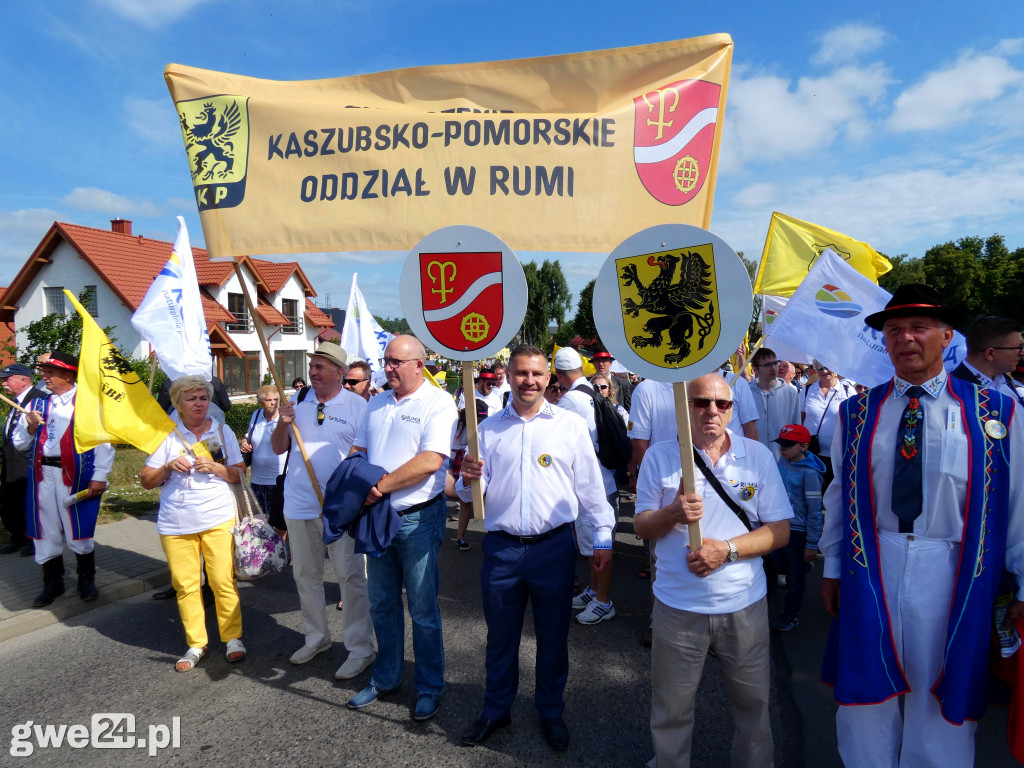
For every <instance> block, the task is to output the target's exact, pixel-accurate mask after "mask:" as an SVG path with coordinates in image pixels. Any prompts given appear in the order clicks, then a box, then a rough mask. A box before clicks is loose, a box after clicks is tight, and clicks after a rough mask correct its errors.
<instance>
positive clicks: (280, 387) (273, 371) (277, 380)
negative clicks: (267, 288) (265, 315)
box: [231, 259, 324, 507]
mask: <svg viewBox="0 0 1024 768" xmlns="http://www.w3.org/2000/svg"><path fill="white" fill-rule="evenodd" d="M231 265H232V266H233V267H234V268H235V277H237V278H238V282H239V284H240V285H241V286H242V296H244V297H245V307H246V309H247V310H248V311H249V317H251V318H252V320H253V322H252V324H253V326H254V327H255V328H256V336H257V337H259V340H260V346H262V347H263V354H264V355H266V356H267V366H268V367H269V368H270V375H271V376H273V377H274V386H276V387H277V394H278V397H280V398H281V401H282V402H283V401H284V399H285V398H284V384H282V382H281V376H280V375H279V374H278V372H277V368H276V367H275V365H274V358H273V357H271V355H270V345H269V344H267V337H266V336H264V335H263V329H262V328H260V323H259V315H257V314H256V307H255V305H254V304H253V302H252V297H251V296H250V295H249V288H248V287H247V286H246V284H245V280H244V279H243V278H242V270H241V269H240V268H239V266H238V261H236V260H234V259H232V261H231ZM291 428H292V438H294V440H295V444H296V445H297V446H299V453H300V454H302V461H303V463H305V465H306V471H307V472H308V473H309V479H310V480H311V481H312V483H313V490H314V491H316V497H317V499H319V500H320V506H321V507H322V506H323V505H324V495H323V493H322V492H321V490H320V483H319V482H318V481H317V479H316V472H314V471H313V464H312V463H311V462H310V461H309V454H308V453H306V446H305V445H304V444H303V442H302V435H300V434H299V428H298V427H297V426H295V422H294V421H293V422H292V423H291Z"/></svg>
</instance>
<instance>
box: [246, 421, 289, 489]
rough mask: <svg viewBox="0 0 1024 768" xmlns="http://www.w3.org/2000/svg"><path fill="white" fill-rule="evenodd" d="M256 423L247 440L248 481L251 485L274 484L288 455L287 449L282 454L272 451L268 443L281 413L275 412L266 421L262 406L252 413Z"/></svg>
mask: <svg viewBox="0 0 1024 768" xmlns="http://www.w3.org/2000/svg"><path fill="white" fill-rule="evenodd" d="M253 418H254V419H255V420H256V424H255V425H254V426H253V427H252V437H250V438H249V442H250V443H251V444H252V467H251V472H252V474H251V475H250V476H249V481H250V482H251V483H252V484H253V485H274V483H276V482H277V476H278V475H280V474H281V473H282V472H284V462H285V459H286V458H287V457H288V453H287V451H286V452H285V453H282V454H280V455H279V454H276V453H274V448H273V446H272V445H271V444H270V436H271V435H272V434H273V433H274V430H275V429H277V423H278V422H279V421H280V420H281V414H280V413H275V414H274V418H272V419H271V420H270V421H267V417H266V415H265V414H264V411H263V409H262V408H260V409H259V410H258V411H256V413H254V414H253Z"/></svg>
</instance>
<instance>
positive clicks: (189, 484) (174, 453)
mask: <svg viewBox="0 0 1024 768" xmlns="http://www.w3.org/2000/svg"><path fill="white" fill-rule="evenodd" d="M176 421H177V423H178V432H180V433H181V436H182V437H184V438H185V440H186V441H187V442H188V446H189V447H188V448H186V447H185V446H184V445H182V442H181V437H179V436H178V434H177V433H175V432H172V433H171V434H170V435H168V436H167V438H166V439H165V440H164V441H163V442H162V443H160V445H159V447H158V448H157V449H156V450H155V451H153V453H152V455H151V456H150V457H149V458H148V459H146V466H147V467H150V468H152V469H159V468H160V467H162V466H164V465H165V464H167V463H168V462H169V461H171V460H172V459H175V458H177V457H178V456H189V448H191V447H192V446H193V445H195V444H196V443H198V442H199V440H198V439H196V436H195V435H194V434H192V433H191V432H190V431H189V430H187V429H185V428H184V427H183V426H182V424H181V419H180V417H179V418H178V419H176ZM200 439H202V440H206V441H208V443H220V444H221V445H222V447H223V450H224V459H225V463H226V464H227V465H228V466H229V469H228V471H229V472H234V471H235V470H234V469H231V468H230V466H231V465H232V464H241V463H242V452H241V451H239V450H238V439H237V438H236V437H235V433H234V432H232V431H231V430H230V429H229V428H227V427H225V426H224V425H223V424H221V423H220V422H218V421H217V420H216V419H213V418H211V419H210V428H209V429H207V430H206V432H204V433H203V436H202V438H200ZM190 458H191V457H190ZM192 461H193V464H194V463H195V460H194V459H193V460H192ZM234 517H235V497H234V493H233V492H232V490H231V486H230V485H229V484H228V483H227V482H226V481H225V480H223V479H222V478H219V477H217V476H216V475H209V474H206V473H202V472H195V471H194V470H191V471H189V472H178V471H177V470H171V474H170V475H169V476H168V478H167V480H165V481H164V484H163V486H162V487H161V488H160V511H159V513H158V514H157V518H156V532H157V533H159V534H160V535H161V536H187V535H190V534H193V533H200V532H202V531H208V530H210V529H211V528H215V527H216V526H218V525H222V524H223V523H226V522H227V521H228V520H231V519H233V518H234Z"/></svg>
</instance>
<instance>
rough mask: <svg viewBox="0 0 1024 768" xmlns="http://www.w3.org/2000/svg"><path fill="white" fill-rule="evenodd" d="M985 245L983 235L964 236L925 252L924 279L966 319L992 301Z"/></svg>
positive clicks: (982, 309) (981, 310)
mask: <svg viewBox="0 0 1024 768" xmlns="http://www.w3.org/2000/svg"><path fill="white" fill-rule="evenodd" d="M984 247H985V243H984V241H983V240H982V239H981V238H980V237H962V238H960V239H959V240H957V241H956V242H955V243H953V242H949V243H943V244H942V245H936V246H933V247H932V248H929V249H928V250H927V251H926V252H925V254H924V264H923V270H922V272H923V275H924V282H925V283H927V284H928V285H930V286H931V287H932V288H934V289H935V290H936V291H938V292H939V295H940V296H942V297H943V299H944V301H945V302H946V304H947V305H949V306H950V307H953V308H954V309H956V310H958V311H959V312H960V313H961V314H962V315H963V317H964V318H968V317H971V316H973V315H977V314H979V313H982V312H985V311H987V310H986V307H987V306H988V305H989V304H990V303H991V299H992V293H991V292H990V291H989V289H988V287H987V278H988V275H987V274H986V269H985V264H984V263H983V253H984Z"/></svg>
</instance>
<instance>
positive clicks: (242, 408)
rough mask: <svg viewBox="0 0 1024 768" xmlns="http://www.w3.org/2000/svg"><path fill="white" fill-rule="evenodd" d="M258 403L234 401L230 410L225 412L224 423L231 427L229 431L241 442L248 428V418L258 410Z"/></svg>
mask: <svg viewBox="0 0 1024 768" xmlns="http://www.w3.org/2000/svg"><path fill="white" fill-rule="evenodd" d="M259 407H260V406H259V404H258V403H234V404H233V405H232V406H231V410H230V411H228V412H227V414H226V417H227V418H226V420H225V422H226V424H227V426H229V427H231V431H232V432H234V433H235V437H237V438H238V440H239V442H241V440H242V438H243V437H245V435H246V433H247V432H248V430H249V419H250V418H252V414H253V413H254V412H255V411H257V410H259Z"/></svg>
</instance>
